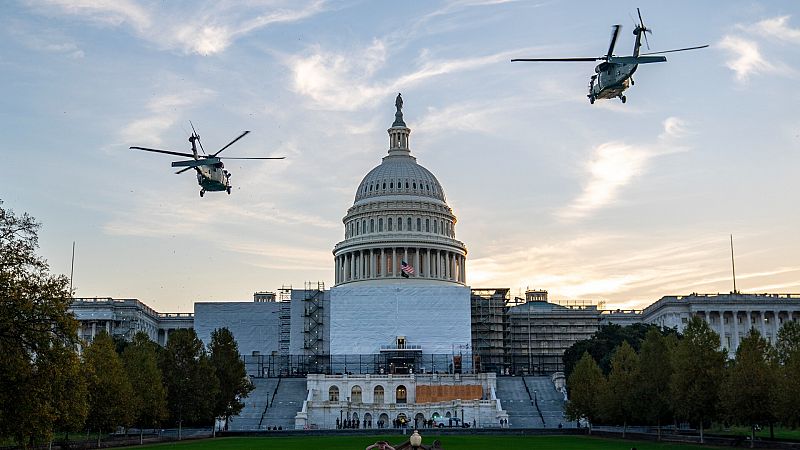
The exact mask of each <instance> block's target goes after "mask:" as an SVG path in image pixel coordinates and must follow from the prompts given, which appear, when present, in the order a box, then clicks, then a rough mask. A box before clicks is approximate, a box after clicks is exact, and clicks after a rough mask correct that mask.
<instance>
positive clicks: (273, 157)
mask: <svg viewBox="0 0 800 450" xmlns="http://www.w3.org/2000/svg"><path fill="white" fill-rule="evenodd" d="M217 159H286V157H285V156H269V157H253V158H237V157H235V156H217Z"/></svg>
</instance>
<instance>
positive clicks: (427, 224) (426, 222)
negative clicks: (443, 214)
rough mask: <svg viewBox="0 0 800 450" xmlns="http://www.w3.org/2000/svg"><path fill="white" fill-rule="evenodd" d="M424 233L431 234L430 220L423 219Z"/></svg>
mask: <svg viewBox="0 0 800 450" xmlns="http://www.w3.org/2000/svg"><path fill="white" fill-rule="evenodd" d="M425 232H426V233H430V232H431V219H425Z"/></svg>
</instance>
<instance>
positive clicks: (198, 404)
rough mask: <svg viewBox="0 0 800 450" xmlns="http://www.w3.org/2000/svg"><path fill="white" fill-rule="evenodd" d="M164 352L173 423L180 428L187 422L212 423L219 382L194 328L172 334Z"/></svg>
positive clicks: (163, 361)
mask: <svg viewBox="0 0 800 450" xmlns="http://www.w3.org/2000/svg"><path fill="white" fill-rule="evenodd" d="M161 355H162V356H161V372H162V374H163V377H164V384H165V386H166V388H167V408H168V410H169V414H170V420H171V421H172V423H174V424H176V425H178V428H179V430H180V429H181V428H182V427H183V425H185V424H197V425H208V424H211V423H213V421H214V406H215V404H216V399H217V393H218V392H219V381H218V380H217V377H216V375H215V374H214V368H213V367H212V365H211V361H210V358H209V356H208V354H207V353H206V351H205V347H204V346H203V342H202V341H201V340H200V339H198V337H197V334H196V333H195V331H194V330H191V329H182V330H175V331H173V332H172V333H170V335H169V341H168V342H167V346H166V347H165V348H164V351H163V352H162V353H161Z"/></svg>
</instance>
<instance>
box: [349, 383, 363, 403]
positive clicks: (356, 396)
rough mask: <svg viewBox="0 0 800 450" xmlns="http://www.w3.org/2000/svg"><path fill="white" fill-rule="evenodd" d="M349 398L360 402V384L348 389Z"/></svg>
mask: <svg viewBox="0 0 800 450" xmlns="http://www.w3.org/2000/svg"><path fill="white" fill-rule="evenodd" d="M350 400H352V401H353V402H355V403H361V386H358V385H356V386H353V389H351V390H350Z"/></svg>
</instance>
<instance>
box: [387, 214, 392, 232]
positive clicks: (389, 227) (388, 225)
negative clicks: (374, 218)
mask: <svg viewBox="0 0 800 450" xmlns="http://www.w3.org/2000/svg"><path fill="white" fill-rule="evenodd" d="M386 226H387V227H388V229H389V231H392V218H391V217H389V218H388V219H386Z"/></svg>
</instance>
